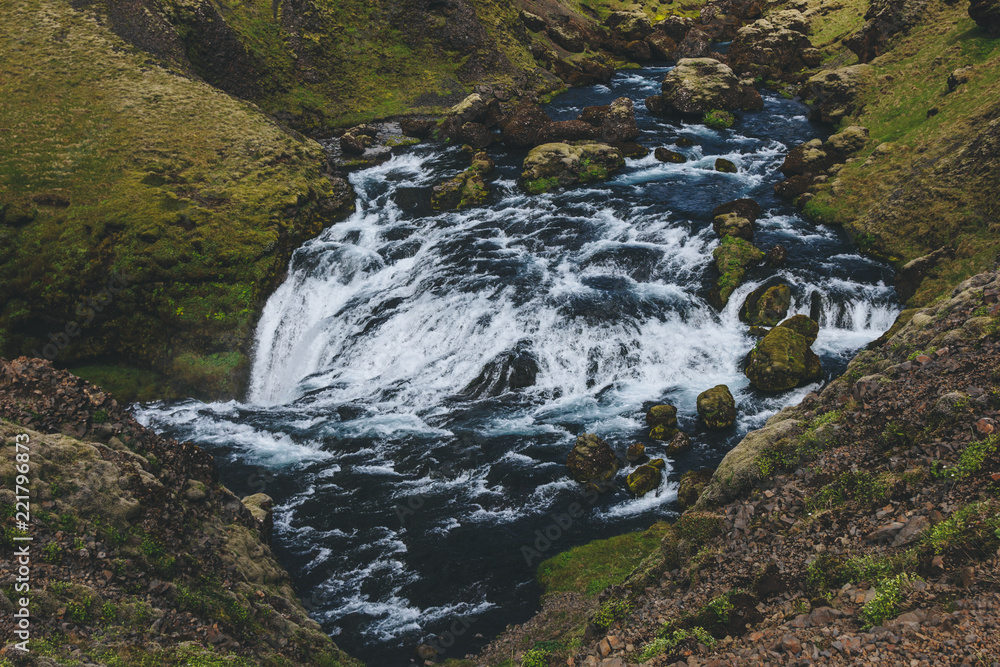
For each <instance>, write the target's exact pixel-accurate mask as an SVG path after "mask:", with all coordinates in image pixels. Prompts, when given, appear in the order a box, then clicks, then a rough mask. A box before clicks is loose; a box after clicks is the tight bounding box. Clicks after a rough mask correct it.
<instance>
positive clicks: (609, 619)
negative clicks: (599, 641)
mask: <svg viewBox="0 0 1000 667" xmlns="http://www.w3.org/2000/svg"><path fill="white" fill-rule="evenodd" d="M630 611H632V605H631V604H629V603H628V602H626V601H625V600H618V599H612V600H608V601H607V602H605V603H604V604H602V605H601V608H600V609H598V610H597V613H596V614H594V625H596V626H597V627H599V628H602V629H604V630H606V629H608V628H610V627H611V626H612V625H613V624H614V623H615V622H616V621H619V620H621V619H623V618H625V617H626V616H627V615H628V613H629V612H630Z"/></svg>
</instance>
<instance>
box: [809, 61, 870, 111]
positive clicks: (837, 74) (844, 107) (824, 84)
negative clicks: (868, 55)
mask: <svg viewBox="0 0 1000 667" xmlns="http://www.w3.org/2000/svg"><path fill="white" fill-rule="evenodd" d="M873 72H874V70H873V69H872V66H871V65H851V66H850V67H841V68H839V69H834V70H823V71H822V72H820V73H819V74H816V75H815V76H812V77H809V79H808V80H806V83H805V85H804V86H803V88H802V93H801V95H802V99H804V100H805V101H806V104H807V105H808V106H809V120H814V121H822V122H824V123H833V124H836V123H839V122H840V120H841V119H842V118H844V117H845V116H850V115H853V114H854V113H855V112H857V111H859V110H860V106H859V100H858V95H859V93H860V91H861V90H862V88H863V86H864V84H865V82H866V81H867V80H868V79H869V78H870V77H871V76H872V73H873Z"/></svg>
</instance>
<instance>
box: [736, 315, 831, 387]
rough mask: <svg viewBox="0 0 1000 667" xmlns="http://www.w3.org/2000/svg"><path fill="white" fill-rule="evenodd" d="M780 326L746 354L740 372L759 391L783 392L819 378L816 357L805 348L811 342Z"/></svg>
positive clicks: (810, 350)
mask: <svg viewBox="0 0 1000 667" xmlns="http://www.w3.org/2000/svg"><path fill="white" fill-rule="evenodd" d="M802 317H804V316H802ZM806 319H808V318H806ZM813 324H815V323H813ZM784 325H785V323H784V322H783V323H782V324H781V325H779V326H777V327H775V328H773V329H771V331H769V332H768V334H767V335H766V336H764V338H762V339H761V341H760V343H758V344H757V347H756V348H755V349H754V350H753V351H752V352H751V353H750V361H749V363H748V364H747V367H746V370H745V371H744V372H745V374H746V376H747V378H748V379H749V380H750V382H751V384H753V386H754V387H756V388H757V389H759V390H761V391H765V392H771V393H776V392H782V391H787V390H789V389H792V388H794V387H797V386H799V385H800V384H804V383H806V382H813V381H815V380H818V379H820V378H821V377H822V376H823V369H822V367H821V365H820V360H819V357H818V356H816V353H815V352H813V351H812V349H811V348H810V347H809V345H810V343H811V341H810V340H809V339H807V338H806V337H805V336H803V335H801V334H800V333H798V332H797V331H796V330H795V329H794V328H791V327H788V326H784ZM817 328H818V327H817Z"/></svg>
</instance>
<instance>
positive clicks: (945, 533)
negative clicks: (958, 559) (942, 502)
mask: <svg viewBox="0 0 1000 667" xmlns="http://www.w3.org/2000/svg"><path fill="white" fill-rule="evenodd" d="M922 546H923V547H924V548H925V549H926V550H928V551H931V552H933V553H935V554H957V555H961V556H964V557H966V558H968V557H974V556H980V555H984V554H988V553H990V552H992V551H993V550H995V549H996V548H997V547H998V546H1000V502H997V501H995V500H989V501H982V502H975V503H970V504H969V505H966V506H965V507H963V508H961V509H959V510H957V511H955V512H954V513H953V514H952V515H951V516H950V517H948V518H947V519H946V520H945V521H942V522H941V523H939V524H938V525H936V526H934V527H933V528H931V529H930V530H928V531H927V532H926V533H925V534H924V538H923V540H922Z"/></svg>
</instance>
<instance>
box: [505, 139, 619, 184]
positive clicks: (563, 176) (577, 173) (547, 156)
mask: <svg viewBox="0 0 1000 667" xmlns="http://www.w3.org/2000/svg"><path fill="white" fill-rule="evenodd" d="M624 166H625V159H624V158H623V157H622V154H621V151H620V150H618V149H617V148H615V147H614V146H609V145H608V144H602V143H596V142H585V143H579V144H575V145H571V144H567V143H551V144H542V145H541V146H537V147H535V148H533V149H532V150H531V152H529V153H528V156H527V157H526V158H524V165H523V169H524V170H523V172H522V173H521V179H522V182H523V184H524V187H525V189H526V190H527V191H528V192H529V193H530V194H541V193H543V192H548V191H549V190H552V189H553V188H555V187H558V186H568V185H574V184H576V183H589V182H591V181H603V180H605V179H606V178H608V176H610V175H611V174H613V173H615V172H616V171H618V170H619V169H621V168H622V167H624Z"/></svg>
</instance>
